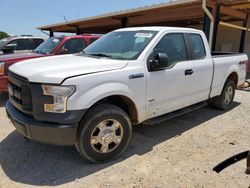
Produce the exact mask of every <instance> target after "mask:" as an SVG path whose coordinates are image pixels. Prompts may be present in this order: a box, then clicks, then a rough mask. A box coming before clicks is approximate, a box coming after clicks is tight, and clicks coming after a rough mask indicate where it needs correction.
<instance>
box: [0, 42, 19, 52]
mask: <svg viewBox="0 0 250 188" xmlns="http://www.w3.org/2000/svg"><path fill="white" fill-rule="evenodd" d="M16 47H17V45H16V44H7V45H6V46H4V47H3V49H2V51H3V53H4V54H9V53H14V50H15V49H16Z"/></svg>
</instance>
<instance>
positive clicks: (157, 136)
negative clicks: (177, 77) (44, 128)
mask: <svg viewBox="0 0 250 188" xmlns="http://www.w3.org/2000/svg"><path fill="white" fill-rule="evenodd" d="M239 104H240V103H236V102H235V103H234V104H233V108H235V107H237V106H238V105H239ZM223 113H226V112H224V111H219V110H215V109H211V108H209V107H205V108H202V109H200V110H197V111H194V112H192V113H189V114H187V115H184V116H181V117H178V118H175V119H172V120H169V121H166V122H164V123H161V124H156V125H138V126H135V127H134V134H133V137H132V141H131V144H130V146H129V147H128V149H127V150H126V152H125V153H123V155H122V156H121V157H120V158H118V159H117V160H114V161H111V162H109V163H105V164H89V163H86V162H84V161H83V160H82V159H81V157H80V155H79V154H78V153H77V152H76V150H75V148H74V147H60V146H52V145H46V144H41V143H37V142H34V141H27V140H25V139H24V138H23V137H22V136H20V135H19V134H18V133H16V132H12V133H11V134H9V135H8V136H7V137H6V138H5V139H4V140H3V141H2V142H1V143H0V164H1V167H2V169H3V171H4V172H5V174H6V175H7V176H8V177H9V178H10V179H11V180H13V181H16V182H20V183H24V184H29V185H49V186H53V185H61V184H64V183H68V182H72V181H74V180H76V179H80V178H83V177H85V176H88V175H90V174H93V173H95V172H98V171H100V170H102V169H105V168H107V167H110V166H112V165H113V164H116V163H119V162H122V161H124V160H126V159H128V158H130V157H132V156H133V155H143V154H145V153H147V152H150V151H152V150H153V147H154V146H156V145H158V144H159V143H161V142H165V141H167V140H168V139H171V138H173V137H176V136H181V134H182V133H184V132H185V131H187V130H190V129H192V128H194V127H196V126H199V125H201V124H202V123H204V122H206V121H208V120H210V119H213V118H215V117H216V116H218V115H221V114H223Z"/></svg>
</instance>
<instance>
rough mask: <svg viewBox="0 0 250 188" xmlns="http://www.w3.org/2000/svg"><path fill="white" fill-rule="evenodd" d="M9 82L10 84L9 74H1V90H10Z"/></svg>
mask: <svg viewBox="0 0 250 188" xmlns="http://www.w3.org/2000/svg"><path fill="white" fill-rule="evenodd" d="M8 84H9V80H8V76H7V75H4V76H0V92H8Z"/></svg>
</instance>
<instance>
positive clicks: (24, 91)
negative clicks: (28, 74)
mask: <svg viewBox="0 0 250 188" xmlns="http://www.w3.org/2000/svg"><path fill="white" fill-rule="evenodd" d="M9 98H10V101H11V103H12V105H13V106H15V107H16V108H17V109H18V110H19V111H21V112H23V113H25V114H30V115H31V114H32V99H31V92H30V84H29V82H28V80H27V79H26V78H23V77H21V76H18V75H16V74H14V73H12V72H9Z"/></svg>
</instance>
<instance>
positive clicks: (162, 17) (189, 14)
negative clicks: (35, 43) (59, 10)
mask: <svg viewBox="0 0 250 188" xmlns="http://www.w3.org/2000/svg"><path fill="white" fill-rule="evenodd" d="M216 2H217V1H216V0H210V1H209V2H208V5H209V6H210V7H213V6H215V4H216ZM221 2H222V4H223V5H225V7H223V9H222V12H223V13H224V14H225V15H228V14H231V12H232V10H235V9H238V10H241V11H248V9H247V7H248V6H249V4H250V3H249V0H221ZM243 5H244V7H243ZM228 7H230V8H231V7H233V8H234V9H228ZM232 14H233V15H234V16H235V15H236V16H238V19H243V18H245V14H244V13H242V12H241V13H240V12H239V11H238V12H232ZM203 16H204V12H203V10H202V8H201V0H178V1H171V2H167V3H161V4H155V5H151V6H145V7H140V8H136V9H129V10H123V11H119V12H113V13H107V14H103V15H99V16H93V17H88V18H83V19H77V20H72V21H67V22H62V23H57V24H51V25H45V26H41V27H38V28H37V29H39V30H47V31H52V32H77V31H80V32H81V33H106V32H109V31H111V30H114V29H118V28H121V26H122V25H121V20H122V19H123V18H128V26H131V27H134V26H149V25H160V26H166V25H168V26H186V25H195V24H200V23H201V22H202V21H203Z"/></svg>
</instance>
